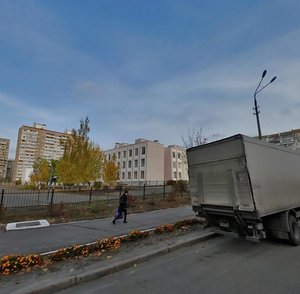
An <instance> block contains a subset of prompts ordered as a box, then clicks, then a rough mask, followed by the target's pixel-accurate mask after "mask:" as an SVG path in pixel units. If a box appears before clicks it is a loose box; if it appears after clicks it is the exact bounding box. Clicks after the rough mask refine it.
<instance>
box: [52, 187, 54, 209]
mask: <svg viewBox="0 0 300 294" xmlns="http://www.w3.org/2000/svg"><path fill="white" fill-rule="evenodd" d="M53 198H54V188H53V187H52V191H51V205H52V204H53Z"/></svg>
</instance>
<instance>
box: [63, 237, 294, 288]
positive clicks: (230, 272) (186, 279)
mask: <svg viewBox="0 0 300 294" xmlns="http://www.w3.org/2000/svg"><path fill="white" fill-rule="evenodd" d="M299 292H300V246H298V247H293V246H291V245H289V244H287V243H284V242H280V241H263V242H261V243H259V244H256V243H251V242H249V241H245V240H241V239H229V238H226V237H218V238H215V239H211V240H209V241H206V242H203V243H199V244H196V245H194V246H191V247H186V248H183V249H181V250H178V251H175V252H173V253H170V254H167V255H165V256H162V257H159V258H155V259H152V260H150V261H148V262H145V263H141V264H137V265H136V266H133V267H132V268H129V269H126V270H123V271H120V272H117V273H115V274H112V275H110V276H106V277H104V278H101V279H98V280H95V281H92V282H89V283H86V284H81V285H79V286H76V287H73V288H69V289H67V290H64V291H61V292H58V293H61V294H67V293H72V294H74V293H75V294H76V293H85V294H88V293H110V294H117V293H120V294H121V293H122V294H123V293H131V294H140V293H143V294H146V293H151V294H155V293H173V294H177V293H178V294H179V293H180V294H181V293H197V294H199V293H202V294H203V293H204V294H206V293H213V294H218V293H220V294H221V293H222V294H223V293H231V294H234V293H236V294H240V293H243V294H248V293H260V294H264V293H266V294H267V293H268V294H269V293H272V294H277V293H278V294H279V293H280V294H281V293H282V294H286V293H297V294H298V293H299Z"/></svg>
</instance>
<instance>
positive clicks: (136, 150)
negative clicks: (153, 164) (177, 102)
mask: <svg viewBox="0 0 300 294" xmlns="http://www.w3.org/2000/svg"><path fill="white" fill-rule="evenodd" d="M134 155H135V156H138V155H139V148H135V149H134Z"/></svg>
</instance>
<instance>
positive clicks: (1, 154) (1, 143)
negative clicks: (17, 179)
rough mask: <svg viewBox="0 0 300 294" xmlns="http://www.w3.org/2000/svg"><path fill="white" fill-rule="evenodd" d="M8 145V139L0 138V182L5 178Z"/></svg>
mask: <svg viewBox="0 0 300 294" xmlns="http://www.w3.org/2000/svg"><path fill="white" fill-rule="evenodd" d="M9 144H10V140H9V139H4V138H0V180H1V179H5V178H6V173H7V162H8V152H9Z"/></svg>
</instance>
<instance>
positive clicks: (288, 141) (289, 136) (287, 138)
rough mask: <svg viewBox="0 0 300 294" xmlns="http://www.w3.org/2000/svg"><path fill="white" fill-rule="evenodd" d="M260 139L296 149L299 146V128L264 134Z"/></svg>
mask: <svg viewBox="0 0 300 294" xmlns="http://www.w3.org/2000/svg"><path fill="white" fill-rule="evenodd" d="M262 140H263V141H265V142H269V143H272V144H275V145H279V146H285V147H288V148H291V149H294V150H296V149H299V148H300V129H295V130H291V131H287V132H282V133H276V134H270V135H266V136H263V137H262Z"/></svg>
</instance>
